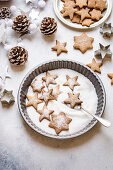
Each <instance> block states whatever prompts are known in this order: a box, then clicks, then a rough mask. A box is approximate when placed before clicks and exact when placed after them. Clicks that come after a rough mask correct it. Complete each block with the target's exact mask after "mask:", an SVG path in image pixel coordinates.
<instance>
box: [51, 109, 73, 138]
mask: <svg viewBox="0 0 113 170" xmlns="http://www.w3.org/2000/svg"><path fill="white" fill-rule="evenodd" d="M51 117H52V120H51V121H50V123H49V127H51V128H54V129H55V132H56V134H57V135H58V134H59V133H60V132H61V131H63V130H69V123H70V122H71V121H72V119H71V118H69V117H67V116H66V115H65V113H63V112H61V113H59V114H58V115H52V116H51Z"/></svg>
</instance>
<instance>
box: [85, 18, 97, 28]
mask: <svg viewBox="0 0 113 170" xmlns="http://www.w3.org/2000/svg"><path fill="white" fill-rule="evenodd" d="M93 23H94V21H93V20H92V19H84V20H83V21H82V26H87V27H89V26H90V25H91V24H93Z"/></svg>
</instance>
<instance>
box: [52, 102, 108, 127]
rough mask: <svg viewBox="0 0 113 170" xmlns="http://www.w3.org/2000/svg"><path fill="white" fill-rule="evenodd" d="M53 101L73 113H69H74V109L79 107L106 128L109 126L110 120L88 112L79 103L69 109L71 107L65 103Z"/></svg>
mask: <svg viewBox="0 0 113 170" xmlns="http://www.w3.org/2000/svg"><path fill="white" fill-rule="evenodd" d="M54 103H56V104H57V106H58V107H59V106H62V110H63V109H66V110H67V112H70V111H71V112H72V113H73V114H69V115H74V109H75V110H81V109H82V110H83V111H84V112H86V113H88V114H90V115H91V116H92V117H94V118H95V119H96V120H98V121H99V122H100V123H101V124H102V125H103V126H105V127H107V128H108V127H110V126H111V122H110V121H108V120H106V119H104V118H102V117H99V116H97V115H95V114H92V113H90V112H89V111H87V110H86V109H84V108H83V107H82V106H81V105H79V106H76V107H75V108H74V109H71V108H69V107H68V106H66V105H65V104H63V103H59V102H58V101H54Z"/></svg>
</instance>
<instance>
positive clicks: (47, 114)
mask: <svg viewBox="0 0 113 170" xmlns="http://www.w3.org/2000/svg"><path fill="white" fill-rule="evenodd" d="M37 112H38V113H39V114H40V117H39V121H40V122H41V121H42V120H43V119H47V120H49V121H50V115H51V114H52V113H53V112H54V110H48V108H47V106H46V105H44V106H43V109H42V110H37Z"/></svg>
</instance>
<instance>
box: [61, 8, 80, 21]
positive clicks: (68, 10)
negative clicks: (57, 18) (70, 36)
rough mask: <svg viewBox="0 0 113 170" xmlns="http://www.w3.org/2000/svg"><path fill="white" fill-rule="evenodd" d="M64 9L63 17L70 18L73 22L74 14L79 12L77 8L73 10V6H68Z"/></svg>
mask: <svg viewBox="0 0 113 170" xmlns="http://www.w3.org/2000/svg"><path fill="white" fill-rule="evenodd" d="M63 9H64V12H63V17H68V16H69V18H70V19H71V20H72V19H73V16H74V13H75V12H76V11H77V9H76V8H72V7H71V6H68V7H67V6H66V7H64V8H63Z"/></svg>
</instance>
